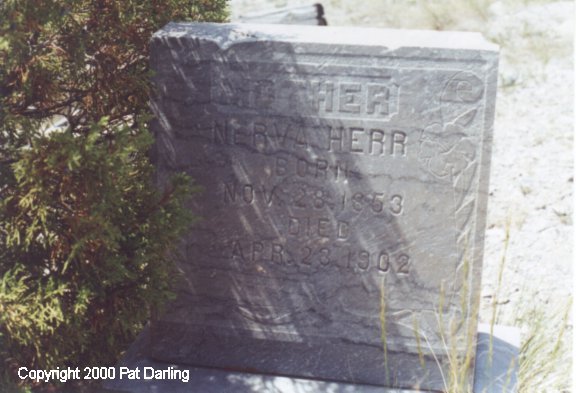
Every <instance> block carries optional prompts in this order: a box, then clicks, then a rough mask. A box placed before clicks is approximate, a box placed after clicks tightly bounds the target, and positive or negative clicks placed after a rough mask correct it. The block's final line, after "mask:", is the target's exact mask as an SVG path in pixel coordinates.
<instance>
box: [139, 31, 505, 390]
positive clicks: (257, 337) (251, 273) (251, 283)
mask: <svg viewBox="0 0 576 393" xmlns="http://www.w3.org/2000/svg"><path fill="white" fill-rule="evenodd" d="M497 59H498V52H497V47H496V46H495V45H492V44H489V43H487V42H486V41H484V40H483V39H482V37H481V36H480V35H479V34H476V33H455V32H428V31H426V32H424V31H394V30H382V29H358V28H332V27H313V26H278V25H240V24H220V25H217V24H176V23H171V24H169V25H167V26H166V27H165V28H163V29H162V30H161V31H159V32H157V33H156V34H155V35H154V37H153V39H152V42H151V65H152V68H153V69H154V70H155V76H154V84H155V87H156V90H155V97H154V99H153V102H152V107H153V109H154V111H155V113H156V117H157V118H156V120H155V121H154V122H153V124H152V128H153V131H154V133H155V137H156V141H157V142H156V147H155V153H154V157H155V163H156V167H157V177H158V183H159V184H163V183H164V182H165V181H166V179H168V178H169V176H170V175H171V174H173V173H175V172H179V171H184V172H186V173H188V174H190V175H191V176H192V177H193V178H194V179H195V181H196V183H197V184H199V185H201V186H202V187H203V192H202V194H201V195H199V196H197V197H195V198H193V200H192V201H191V202H190V209H192V211H193V212H194V213H195V214H196V215H200V216H201V218H202V219H201V220H200V221H199V222H198V223H196V224H195V225H194V226H193V227H192V228H191V230H190V231H189V233H188V234H187V235H186V236H185V238H184V239H183V241H182V247H181V249H180V253H179V256H178V261H177V262H178V266H179V268H180V269H181V271H182V272H183V275H184V280H183V282H182V285H181V286H180V287H179V288H178V291H179V296H178V299H177V300H176V301H175V302H174V303H173V304H171V305H170V306H169V307H168V310H167V311H166V312H165V313H164V314H163V315H161V316H160V317H159V318H157V319H156V320H154V321H153V323H152V325H151V342H150V354H151V356H152V357H153V358H155V359H157V360H162V361H170V362H180V363H185V364H191V365H200V366H208V367H219V368H224V369H228V370H236V371H247V372H256V373H270V374H275V375H286V376H296V377H308V378H315V379H320V380H334V381H343V382H352V383H364V384H373V385H379V386H388V387H399V388H419V389H425V390H442V389H443V388H444V382H443V374H444V375H447V373H448V370H447V368H448V356H449V355H450V354H452V355H453V354H458V355H460V356H461V357H463V358H466V354H468V355H469V359H474V353H473V352H474V348H475V345H474V340H475V337H476V326H477V324H476V316H477V313H478V302H479V289H480V277H481V265H482V252H483V240H484V229H485V216H486V202H487V190H488V174H489V164H490V148H491V140H492V124H493V119H494V104H495V94H496V79H497ZM471 368H472V366H471ZM471 371H472V370H470V373H469V375H470V377H471V376H472V372H471Z"/></svg>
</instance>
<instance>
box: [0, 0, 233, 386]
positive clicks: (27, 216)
mask: <svg viewBox="0 0 576 393" xmlns="http://www.w3.org/2000/svg"><path fill="white" fill-rule="evenodd" d="M225 5H226V4H225V0H194V1H193V0H171V1H165V0H162V1H159V0H158V1H156V0H152V1H136V0H127V1H111V0H59V1H56V0H51V1H50V0H46V1H35V0H17V1H10V0H8V1H3V2H0V18H1V19H0V374H1V375H2V378H0V379H3V380H4V383H5V384H6V383H8V382H7V381H8V380H10V379H12V381H15V380H16V379H15V378H14V372H15V370H17V369H18V367H20V366H26V367H29V368H40V369H49V368H52V367H61V368H62V367H66V366H68V365H69V366H73V367H77V366H79V367H81V366H82V365H102V366H103V365H108V364H112V363H114V362H115V360H116V359H117V356H118V354H119V352H120V351H122V350H123V349H124V348H125V347H126V346H127V345H128V344H129V343H130V342H131V341H132V340H133V339H134V337H135V334H136V333H137V332H138V331H139V330H140V329H141V328H142V325H143V324H144V323H145V322H146V321H147V320H148V318H149V314H150V311H151V310H152V309H154V308H156V307H159V306H161V304H162V303H163V302H164V301H165V300H166V299H168V298H169V297H170V291H169V289H170V283H171V281H173V279H174V277H175V274H174V269H173V267H172V265H171V264H170V262H169V258H168V252H169V251H170V250H171V249H172V248H173V246H174V244H175V242H176V240H177V238H178V235H179V234H180V233H181V232H182V230H183V229H184V228H186V226H187V225H188V223H189V222H190V216H189V215H188V214H187V213H186V211H185V209H184V208H183V202H184V201H185V199H186V198H187V197H188V196H189V194H190V192H191V191H192V190H193V187H191V184H190V181H189V179H188V178H186V177H185V176H176V177H175V178H174V179H173V180H172V181H171V182H170V183H169V184H165V185H161V187H160V188H161V191H157V189H158V187H156V185H155V184H154V182H153V178H152V175H153V170H152V167H151V165H150V163H149V161H148V157H147V150H148V148H149V147H150V145H151V143H152V137H151V135H150V133H149V132H148V130H147V121H148V120H149V117H150V111H149V108H148V97H149V94H150V91H149V80H150V76H151V73H150V70H149V68H148V41H149V39H150V37H151V35H152V34H153V32H155V31H156V30H158V29H160V28H161V27H162V26H163V25H164V24H166V23H167V22H169V21H171V20H196V21H223V20H224V19H225V18H226V12H225ZM0 390H2V391H4V390H5V388H2V387H1V386H0Z"/></svg>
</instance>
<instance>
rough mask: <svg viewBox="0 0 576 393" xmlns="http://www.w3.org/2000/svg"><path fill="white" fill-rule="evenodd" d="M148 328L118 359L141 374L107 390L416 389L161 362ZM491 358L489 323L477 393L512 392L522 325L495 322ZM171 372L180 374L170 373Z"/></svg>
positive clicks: (371, 392) (296, 392) (356, 392)
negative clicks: (150, 346) (163, 374)
mask: <svg viewBox="0 0 576 393" xmlns="http://www.w3.org/2000/svg"><path fill="white" fill-rule="evenodd" d="M148 335H149V331H148V329H145V330H144V331H143V332H142V334H141V335H140V337H139V338H138V339H137V340H136V341H135V342H134V344H133V345H132V346H131V347H130V349H129V350H128V351H127V353H126V354H125V356H124V358H123V359H122V360H121V361H120V364H119V365H118V367H128V368H130V369H132V370H135V369H139V370H140V375H139V378H138V379H133V380H130V379H128V378H127V377H126V376H124V377H123V378H122V379H120V377H119V375H118V373H117V378H116V379H115V380H113V381H107V382H106V383H105V384H104V387H105V388H106V389H114V391H123V392H131V393H184V392H186V393H190V392H198V393H262V392H273V393H302V392H310V393H312V392H331V393H415V391H413V390H398V389H386V388H382V387H380V386H370V385H358V384H349V383H341V382H326V381H317V380H311V379H303V378H289V377H280V376H273V375H262V374H248V373H242V372H236V371H233V370H230V371H229V370H221V369H210V368H201V367H188V366H183V365H174V364H168V363H160V362H157V361H154V360H151V359H150V358H148V357H147V356H146V355H145V352H146V346H147V344H146V343H147V339H148ZM492 345H493V348H492V354H493V357H492V362H490V326H489V325H480V326H479V329H478V347H477V355H476V375H475V378H474V392H475V393H514V392H515V391H516V385H517V374H518V354H519V346H520V334H519V331H518V329H516V328H511V327H504V326H495V327H494V337H493V341H492ZM145 367H152V368H154V370H168V369H169V368H172V370H181V371H184V370H187V371H188V372H189V380H188V382H183V381H182V380H181V379H163V380H155V379H148V380H146V379H144V378H143V373H144V368H145ZM172 375H173V376H175V375H176V373H172Z"/></svg>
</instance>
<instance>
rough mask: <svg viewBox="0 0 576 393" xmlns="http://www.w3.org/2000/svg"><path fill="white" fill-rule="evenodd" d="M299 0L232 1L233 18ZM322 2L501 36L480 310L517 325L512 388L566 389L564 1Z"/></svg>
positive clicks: (569, 67) (382, 21)
mask: <svg viewBox="0 0 576 393" xmlns="http://www.w3.org/2000/svg"><path fill="white" fill-rule="evenodd" d="M297 4H308V2H306V1H301V0H299V1H290V2H286V1H282V0H277V1H264V0H257V1H253V0H250V1H249V0H232V2H231V13H232V20H234V18H235V17H237V16H238V15H242V14H245V13H249V12H252V11H256V10H262V9H266V8H268V9H270V8H274V7H283V6H287V5H290V6H292V5H297ZM322 4H323V6H324V9H325V15H326V19H327V21H328V24H329V25H347V26H371V27H383V28H410V29H441V30H460V31H480V32H482V33H483V35H484V36H485V37H486V38H487V39H489V40H490V41H492V42H495V43H497V44H498V45H500V48H501V52H500V66H499V86H498V96H497V104H496V120H495V131H494V145H493V153H492V154H493V156H492V164H491V165H492V167H491V176H490V197H489V200H488V221H487V232H486V240H485V254H484V272H483V279H482V288H483V289H482V300H481V310H480V320H481V321H483V322H488V323H489V322H495V323H498V324H503V325H513V326H518V327H520V328H521V332H522V343H523V348H522V354H521V359H520V362H521V364H520V375H519V381H520V386H519V388H520V389H519V390H520V391H521V392H530V393H531V392H568V391H571V390H570V380H571V377H570V375H571V362H572V351H571V344H572V329H573V322H572V317H571V311H570V310H571V298H572V260H573V255H572V253H573V248H572V247H573V235H572V233H573V232H572V231H573V228H572V217H573V215H572V213H573V212H572V200H573V198H572V190H573V181H574V178H573V175H574V172H573V161H572V154H573V153H572V151H573V150H572V149H573V91H574V84H573V32H574V4H573V2H570V1H564V2H555V1H538V0H536V1H530V0H512V1H505V2H504V1H500V2H499V1H490V0H446V1H421V0H412V1H394V0H383V1H379V2H376V1H370V2H362V3H357V2H345V1H342V0H327V1H323V2H322Z"/></svg>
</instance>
